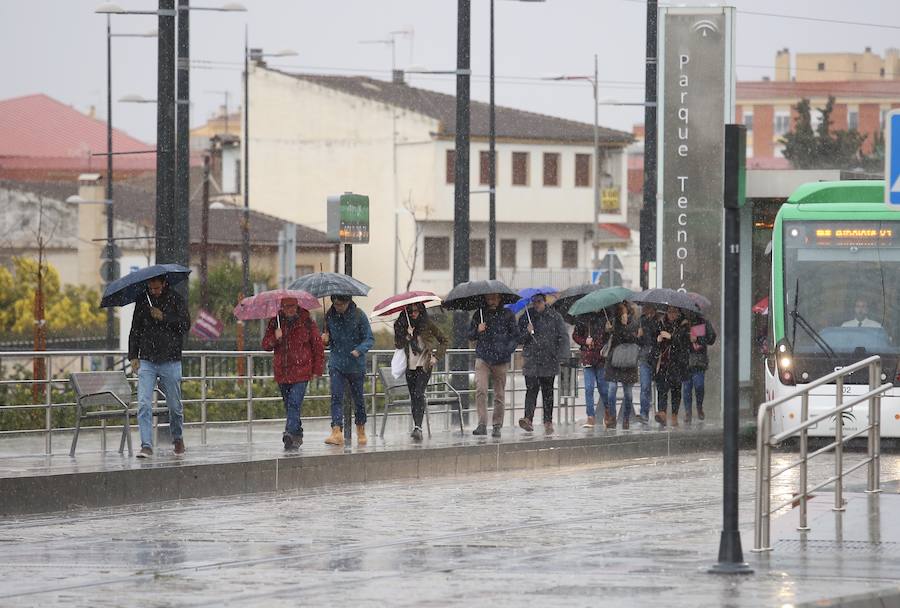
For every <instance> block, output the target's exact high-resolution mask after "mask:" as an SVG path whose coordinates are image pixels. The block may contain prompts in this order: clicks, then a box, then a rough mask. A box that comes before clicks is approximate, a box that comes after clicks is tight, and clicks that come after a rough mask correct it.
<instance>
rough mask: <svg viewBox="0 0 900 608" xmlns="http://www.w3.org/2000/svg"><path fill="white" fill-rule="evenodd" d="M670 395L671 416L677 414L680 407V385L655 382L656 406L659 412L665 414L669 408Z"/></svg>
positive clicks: (678, 383)
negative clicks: (670, 399) (670, 396)
mask: <svg viewBox="0 0 900 608" xmlns="http://www.w3.org/2000/svg"><path fill="white" fill-rule="evenodd" d="M670 394H671V395H672V415H673V416H675V415H677V414H678V408H679V407H681V383H680V382H673V383H672V384H669V383H668V382H666V381H665V380H661V379H657V380H656V401H657V403H656V406H657V409H658V410H659V411H660V412H665V411H666V410H667V409H668V407H669V395H670Z"/></svg>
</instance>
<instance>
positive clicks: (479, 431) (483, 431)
mask: <svg viewBox="0 0 900 608" xmlns="http://www.w3.org/2000/svg"><path fill="white" fill-rule="evenodd" d="M472 434H473V435H487V427H486V426H484V425H483V424H479V425H478V426H476V427H475V430H474V431H472Z"/></svg>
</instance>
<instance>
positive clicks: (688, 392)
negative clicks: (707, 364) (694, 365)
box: [681, 369, 706, 416]
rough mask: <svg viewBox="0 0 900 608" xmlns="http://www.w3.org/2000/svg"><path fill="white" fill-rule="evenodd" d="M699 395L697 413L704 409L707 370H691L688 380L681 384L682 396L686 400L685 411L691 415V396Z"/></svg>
mask: <svg viewBox="0 0 900 608" xmlns="http://www.w3.org/2000/svg"><path fill="white" fill-rule="evenodd" d="M695 392H696V393H697V411H698V412H699V411H701V410H702V409H703V396H704V395H705V394H706V370H705V369H695V370H691V372H690V374H689V375H688V378H687V380H685V381H684V382H682V383H681V395H682V398H683V399H684V411H685V413H686V414H687V415H688V416H690V415H691V405H692V404H691V396H692V393H695Z"/></svg>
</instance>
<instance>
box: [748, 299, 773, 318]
mask: <svg viewBox="0 0 900 608" xmlns="http://www.w3.org/2000/svg"><path fill="white" fill-rule="evenodd" d="M750 310H751V311H752V312H755V313H756V314H758V315H767V314H769V296H766V297H764V298H763V299H762V300H760V301H759V302H757V303H756V304H754V305H753V308H751V309H750Z"/></svg>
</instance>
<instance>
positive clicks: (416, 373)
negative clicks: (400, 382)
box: [406, 367, 431, 429]
mask: <svg viewBox="0 0 900 608" xmlns="http://www.w3.org/2000/svg"><path fill="white" fill-rule="evenodd" d="M430 378H431V370H430V369H425V368H424V367H417V368H416V369H408V370H406V387H407V388H408V389H409V400H410V401H411V402H412V417H413V424H415V425H416V426H417V427H419V428H420V429H421V428H422V418H424V417H425V387H426V386H428V380H429V379H430Z"/></svg>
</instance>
